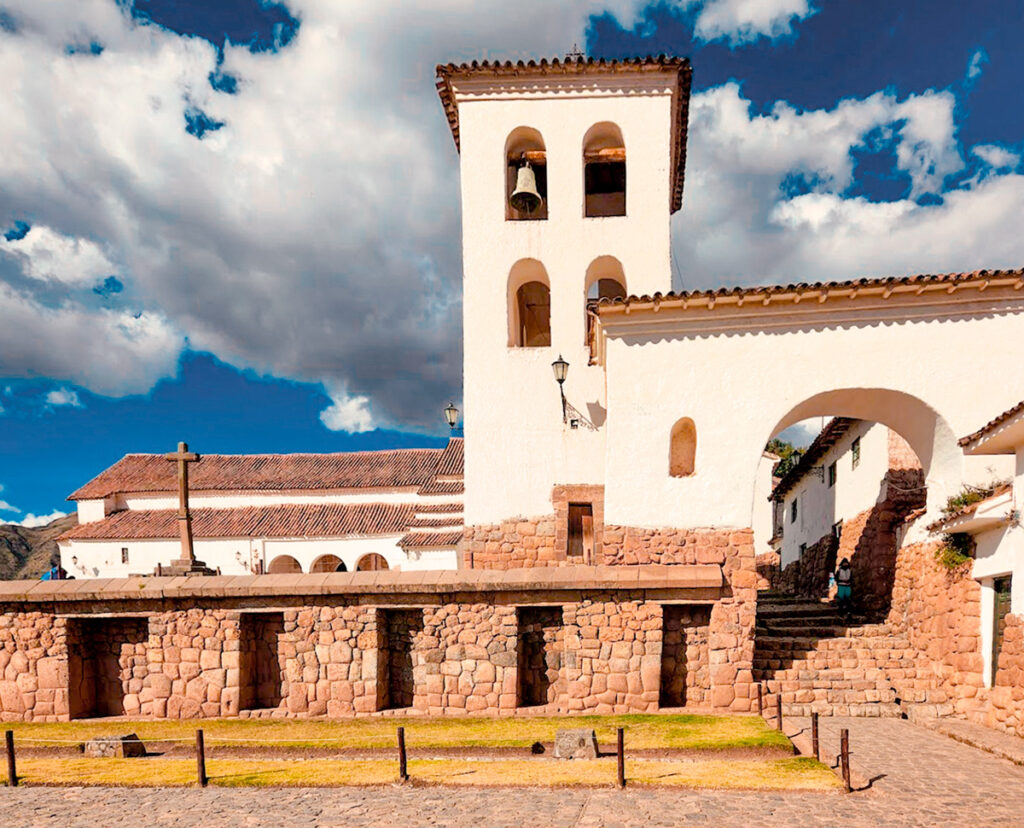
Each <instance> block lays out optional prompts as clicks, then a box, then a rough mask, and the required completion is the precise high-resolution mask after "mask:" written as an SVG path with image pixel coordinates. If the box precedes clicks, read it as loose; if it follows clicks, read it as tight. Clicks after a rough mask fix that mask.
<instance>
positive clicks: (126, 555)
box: [121, 546, 128, 564]
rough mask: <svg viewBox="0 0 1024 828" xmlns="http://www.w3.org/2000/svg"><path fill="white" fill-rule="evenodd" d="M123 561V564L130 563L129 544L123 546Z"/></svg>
mask: <svg viewBox="0 0 1024 828" xmlns="http://www.w3.org/2000/svg"><path fill="white" fill-rule="evenodd" d="M121 563H123V564H126V563H128V547H127V546H122V547H121Z"/></svg>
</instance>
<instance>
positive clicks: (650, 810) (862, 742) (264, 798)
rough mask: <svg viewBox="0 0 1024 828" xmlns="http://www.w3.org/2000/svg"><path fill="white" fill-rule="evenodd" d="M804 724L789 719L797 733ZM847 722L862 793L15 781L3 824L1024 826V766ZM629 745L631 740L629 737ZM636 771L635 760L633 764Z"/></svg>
mask: <svg viewBox="0 0 1024 828" xmlns="http://www.w3.org/2000/svg"><path fill="white" fill-rule="evenodd" d="M806 725H807V721H806V720H799V719H793V720H791V721H790V722H788V723H787V728H786V729H787V731H789V732H792V731H794V730H796V729H798V728H800V727H804V726H806ZM841 727H849V729H850V745H851V763H852V765H853V768H854V770H855V771H856V772H858V773H859V774H861V775H862V776H863V777H864V778H866V779H870V780H872V782H871V785H870V787H869V788H868V789H867V790H864V791H860V792H856V793H854V794H852V795H849V796H847V795H845V794H842V793H827V794H765V793H742V792H736V793H729V792H694V791H673V790H667V789H662V790H639V789H632V790H630V789H627V790H626V791H617V790H608V789H592V790H579V789H575V790H538V789H498V790H496V789H466V788H454V789H453V788H409V787H401V788H400V787H386V788H371V789H356V788H342V789H315V790H310V789H261V790H254V789H227V788H222V789H218V788H208V789H206V790H198V789H180V788H179V789H159V788H156V789H154V788H149V789H135V790H131V789H123V788H121V789H116V788H114V789H111V788H16V789H12V790H8V789H3V790H2V791H0V824H3V825H5V826H8V825H9V826H36V825H62V826H97V825H103V826H108V825H109V826H121V825H131V826H155V827H157V828H162V826H173V828H187V826H198V825H204V826H219V825H227V824H230V825H235V826H250V825H274V826H346V828H349V826H367V825H392V826H397V828H414V827H415V826H421V825H438V826H463V825H470V826H473V828H491V826H495V828H497V827H499V826H519V825H530V826H541V825H559V826H561V825H565V826H581V828H582V827H583V826H586V828H598V826H600V827H601V828H613V826H628V825H647V826H675V825H691V824H699V825H707V826H719V825H742V826H748V827H749V828H753V826H758V828H759V826H782V825H787V826H794V825H797V826H829V825H872V826H875V825H922V826H925V825H926V826H934V825H943V828H949V827H950V826H960V825H963V826H997V825H998V826H1009V825H1021V824H1024V768H1021V767H1018V766H1016V765H1014V764H1012V763H1011V762H1008V761H1006V760H1004V759H999V758H997V757H994V756H991V755H989V754H987V753H983V752H982V751H979V750H977V749H975V748H971V747H968V746H966V745H962V744H959V743H957V742H954V741H953V740H952V739H949V738H947V737H945V736H943V735H941V734H938V733H935V732H933V731H930V730H928V729H926V728H923V727H920V726H916V725H913V724H910V723H909V722H905V721H900V720H897V719H845V720H844V719H822V720H821V730H822V746H823V754H825V757H824V758H829V757H834V756H835V754H836V753H838V742H839V735H838V734H839V729H840V728H841ZM627 744H628V741H627ZM627 773H628V765H627Z"/></svg>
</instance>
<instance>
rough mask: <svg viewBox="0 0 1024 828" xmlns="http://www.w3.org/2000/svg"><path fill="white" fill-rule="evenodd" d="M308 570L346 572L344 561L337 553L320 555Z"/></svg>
mask: <svg viewBox="0 0 1024 828" xmlns="http://www.w3.org/2000/svg"><path fill="white" fill-rule="evenodd" d="M309 571H310V572H348V567H346V566H345V562H344V561H343V560H342V559H341V558H339V557H338V556H337V555H321V556H320V557H319V558H317V559H316V560H315V561H313V565H312V566H311V567H310V568H309Z"/></svg>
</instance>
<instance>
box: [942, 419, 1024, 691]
mask: <svg viewBox="0 0 1024 828" xmlns="http://www.w3.org/2000/svg"><path fill="white" fill-rule="evenodd" d="M960 445H961V446H963V450H964V453H965V454H968V455H972V456H982V457H993V456H997V455H1004V456H1007V457H1013V458H1014V472H1013V478H1012V482H1008V483H1004V484H1003V485H997V486H996V487H995V490H994V491H993V492H992V494H991V495H990V496H989V497H987V498H985V499H984V500H982V501H980V502H978V503H974V504H972V505H970V506H968V507H966V508H964V509H962V510H961V511H959V512H958V513H956V514H953V515H950V516H949V517H946V518H945V519H943V520H940V521H937V522H936V523H934V524H932V525H931V527H929V528H930V529H932V531H933V532H942V533H955V532H964V533H967V534H969V535H971V536H973V538H974V541H975V552H974V563H973V564H972V565H971V574H972V576H973V577H974V578H975V579H976V580H978V581H979V582H980V583H981V653H982V656H983V658H984V665H985V666H984V678H985V685H986V686H987V687H991V686H992V680H993V675H994V667H995V659H994V658H993V654H994V653H996V652H998V651H999V648H1000V644H1001V641H1000V638H1001V632H1002V625H1003V623H1004V621H1005V619H1006V615H1007V614H1008V613H1011V612H1012V613H1013V614H1014V615H1018V616H1019V615H1022V614H1024V527H1022V526H1021V513H1020V504H1021V502H1022V498H1024V402H1020V403H1018V404H1017V405H1015V406H1013V407H1012V408H1010V409H1009V410H1007V411H1005V412H1003V413H1002V414H1000V415H999V416H998V417H996V418H995V419H993V420H991V421H990V422H989V423H988V424H987V425H985V426H983V427H982V428H980V429H979V430H977V431H975V432H974V433H973V434H969V435H968V436H967V437H964V438H963V439H962V440H960Z"/></svg>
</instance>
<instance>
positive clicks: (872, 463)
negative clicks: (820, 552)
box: [781, 420, 889, 566]
mask: <svg viewBox="0 0 1024 828" xmlns="http://www.w3.org/2000/svg"><path fill="white" fill-rule="evenodd" d="M857 438H860V463H859V464H858V465H857V468H853V453H852V451H851V448H852V446H853V441H854V440H856V439H857ZM832 463H835V464H836V483H835V485H834V486H831V487H830V486H829V485H828V467H829V466H830V465H831V464H832ZM815 466H818V467H821V469H822V473H821V476H819V475H818V474H817V473H815V472H812V473H810V474H806V475H804V477H803V479H802V480H801V481H800V482H799V483H798V484H797V485H796V486H795V487H794V488H793V490H792V491H791V492H789V493H788V494H787V495H786V498H785V514H784V518H783V535H782V550H781V554H782V565H783V566H786V565H787V564H789V563H791V562H792V561H795V560H796V559H797V558H799V557H800V546H801V545H802V544H806V545H807V546H812V545H813V544H815V543H817V542H818V541H819V540H821V538H823V537H824V536H825V535H827V534H829V532H831V531H832V526H833V524H835V523H837V522H838V521H841V520H849V519H850V518H852V517H854V516H856V515H858V514H860V513H861V512H863V511H864V510H865V509H870V508H871V507H872V506H873V505H874V504H875V503H877V502H878V501H879V500H880V499H884V497H885V491H884V485H883V479H884V477H885V474H886V472H887V471H888V470H889V430H888V429H887V428H886V427H885V426H883V425H879V424H877V423H870V422H866V421H863V420H861V421H858V422H857V423H855V424H854V425H852V426H851V427H850V430H849V431H847V432H846V434H844V435H843V436H842V437H841V438H840V439H839V440H837V441H836V443H835V445H833V446H832V447H831V448H830V449H829V450H828V451H827V452H826V453H825V454H824V455H823V456H822V458H821V459H820V460H819V461H818V462H817V463H815ZM794 499H795V500H797V502H798V506H797V519H796V522H793V521H792V520H790V516H791V515H792V511H791V510H792V506H793V500H794Z"/></svg>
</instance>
